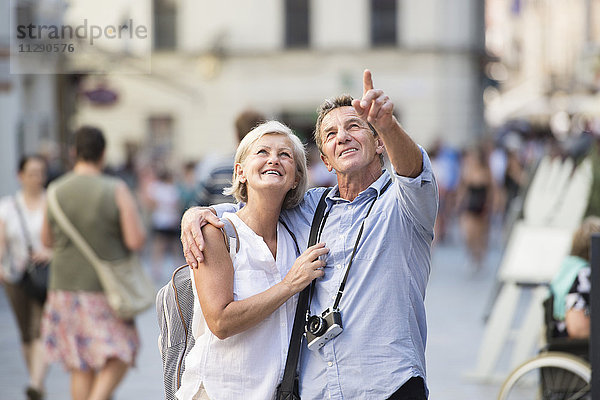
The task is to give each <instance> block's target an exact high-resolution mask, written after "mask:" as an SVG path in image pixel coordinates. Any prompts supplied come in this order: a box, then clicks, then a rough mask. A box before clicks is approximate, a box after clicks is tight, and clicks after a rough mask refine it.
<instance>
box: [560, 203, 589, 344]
mask: <svg viewBox="0 0 600 400" xmlns="http://www.w3.org/2000/svg"><path fill="white" fill-rule="evenodd" d="M599 232H600V217H597V216H594V215H592V216H589V217H586V218H585V219H584V220H583V222H582V223H581V225H580V226H579V227H578V228H577V230H576V231H575V233H574V234H573V239H572V243H571V251H570V252H569V255H568V256H566V257H565V258H564V259H563V261H562V263H561V265H560V268H559V270H558V272H557V273H556V275H555V276H554V278H552V282H551V283H550V292H551V294H552V295H553V296H554V305H553V312H552V315H553V317H554V320H555V324H553V325H554V327H555V329H554V332H553V333H552V336H555V337H561V336H575V337H581V328H580V325H581V318H578V317H580V316H581V315H580V314H581V313H583V312H584V311H585V309H586V307H589V302H585V299H584V298H580V297H578V296H571V300H570V301H567V298H568V297H569V296H570V295H569V292H571V291H572V292H573V293H579V294H580V295H582V290H581V289H580V286H581V284H582V283H584V282H583V281H584V280H585V279H586V276H585V274H586V273H587V274H589V271H588V272H583V274H584V275H582V276H581V278H580V279H579V281H580V282H575V281H576V280H577V278H578V276H579V274H580V273H581V272H582V270H584V269H585V268H587V267H589V265H590V243H591V240H592V235H593V234H594V233H599ZM584 286H585V284H584ZM587 300H588V301H589V293H588V294H587ZM573 307H576V309H578V310H579V311H580V312H573V313H572V314H571V315H572V316H573V315H575V317H572V318H571V322H572V326H571V331H572V332H571V333H572V334H571V333H568V328H567V326H566V325H565V317H566V315H567V314H568V310H569V309H572V308H573ZM573 325H577V326H578V327H577V328H574V327H573ZM588 329H589V326H588ZM588 336H589V334H588Z"/></svg>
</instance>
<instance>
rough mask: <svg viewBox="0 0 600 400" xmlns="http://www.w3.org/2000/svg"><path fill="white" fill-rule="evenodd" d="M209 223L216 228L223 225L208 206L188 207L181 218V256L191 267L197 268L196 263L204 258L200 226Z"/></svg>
mask: <svg viewBox="0 0 600 400" xmlns="http://www.w3.org/2000/svg"><path fill="white" fill-rule="evenodd" d="M207 223H208V224H211V225H212V226H214V227H216V228H222V227H223V226H224V225H223V223H222V222H221V221H220V220H219V218H218V217H217V216H216V215H215V214H214V213H213V211H211V209H210V208H208V207H192V208H190V209H188V210H187V211H186V212H185V213H184V214H183V217H182V218H181V244H182V245H183V256H184V257H185V261H186V262H187V263H188V264H189V266H190V267H192V268H197V267H198V263H201V262H202V261H203V260H204V256H203V255H202V251H203V250H204V238H203V237H202V227H203V226H204V225H206V224H207Z"/></svg>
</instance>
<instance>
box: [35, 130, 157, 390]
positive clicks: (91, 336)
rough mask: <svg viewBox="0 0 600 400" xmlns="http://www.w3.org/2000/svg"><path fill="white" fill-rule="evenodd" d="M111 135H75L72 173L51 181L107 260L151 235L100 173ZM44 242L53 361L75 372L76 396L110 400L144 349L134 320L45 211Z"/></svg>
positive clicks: (48, 344) (128, 200) (117, 186)
mask: <svg viewBox="0 0 600 400" xmlns="http://www.w3.org/2000/svg"><path fill="white" fill-rule="evenodd" d="M105 144H106V143H105V139H104V135H103V134H102V132H101V131H100V130H98V129H96V128H92V127H83V128H80V129H79V130H78V131H77V132H76V133H75V152H76V162H75V167H74V168H73V171H72V172H70V173H68V174H66V175H64V176H63V177H61V178H60V179H58V180H56V181H55V182H53V183H52V184H51V189H50V190H55V191H56V197H57V200H58V203H59V205H60V208H62V210H63V211H64V213H65V214H66V217H67V218H68V219H69V221H70V222H71V223H72V224H73V225H74V227H75V229H77V230H78V231H79V233H80V234H81V235H82V236H83V238H84V239H85V241H86V242H87V243H88V244H89V245H90V246H91V247H92V249H93V250H94V251H95V252H96V253H97V254H98V256H99V257H100V258H101V259H104V260H107V261H112V260H119V259H123V258H125V257H127V255H128V253H129V252H130V251H137V250H140V249H141V248H142V246H143V245H144V241H145V237H146V236H145V232H144V229H143V227H142V223H141V218H140V216H139V213H138V210H137V206H136V203H135V200H134V198H133V196H132V194H131V192H130V191H129V189H128V188H127V185H126V184H125V183H124V182H123V181H121V180H119V179H116V178H112V177H108V176H106V175H103V174H102V166H103V160H104V148H105ZM42 241H43V243H44V244H46V245H47V246H52V248H53V250H54V256H53V259H52V265H51V273H50V285H49V292H48V300H47V303H46V307H45V310H44V316H43V320H42V332H43V337H44V342H45V348H46V351H47V354H48V357H49V358H50V360H51V361H60V362H61V363H62V364H63V365H64V367H65V368H66V369H67V370H69V371H70V373H71V397H72V399H74V400H106V399H109V398H110V397H111V395H112V393H113V391H114V390H115V389H116V387H117V386H118V384H119V383H120V382H121V380H122V379H123V377H124V376H125V374H126V372H127V370H128V368H129V367H130V366H131V365H133V364H134V361H135V356H136V353H137V350H138V347H139V339H138V334H137V330H136V328H135V324H134V321H133V320H130V321H124V320H121V319H119V318H118V317H117V316H116V315H115V314H114V312H113V311H112V309H111V308H110V306H109V305H108V302H107V299H106V296H105V295H104V292H103V289H102V286H101V284H100V281H99V279H98V275H97V274H96V270H95V269H94V267H93V266H92V264H91V263H90V262H89V261H88V260H87V259H86V258H85V256H84V255H83V254H82V253H81V252H80V251H79V249H78V248H77V246H76V245H75V244H74V243H73V242H72V241H71V240H70V239H69V237H68V236H67V234H66V233H65V232H63V230H62V229H61V227H60V226H59V223H58V222H57V220H56V219H55V217H54V216H53V215H52V211H51V210H50V209H48V210H47V213H46V216H45V218H44V223H43V227H42Z"/></svg>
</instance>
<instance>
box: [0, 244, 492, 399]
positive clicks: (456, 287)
mask: <svg viewBox="0 0 600 400" xmlns="http://www.w3.org/2000/svg"><path fill="white" fill-rule="evenodd" d="M452 236H453V237H454V240H452V241H451V242H450V243H447V244H441V245H436V246H435V248H434V251H433V265H432V270H431V279H430V282H429V286H428V289H427V299H426V305H427V313H428V343H427V367H428V382H429V388H430V399H433V400H437V399H441V400H465V399H494V398H495V395H496V394H497V391H498V388H499V385H498V384H489V385H483V384H480V383H476V382H473V381H470V380H468V379H467V378H465V375H466V372H467V371H468V370H472V369H473V368H474V367H475V360H476V356H477V352H478V350H479V343H480V341H481V337H482V335H483V330H484V323H483V316H484V314H485V311H486V306H487V303H488V300H489V298H490V293H491V291H492V290H493V287H494V276H495V269H496V266H497V265H498V263H499V261H500V257H501V254H500V251H499V250H498V248H497V246H495V248H492V250H491V251H490V253H489V255H488V259H487V265H486V266H485V268H483V269H482V270H481V271H478V272H475V271H473V270H472V269H471V268H470V267H469V265H468V262H467V261H466V260H467V258H466V255H465V251H464V249H463V248H462V245H461V244H460V243H459V241H458V240H456V238H457V237H458V235H456V234H455V235H452ZM166 269H170V268H166ZM163 275H164V276H163V278H162V279H157V281H161V282H163V283H164V282H166V281H167V277H168V276H169V272H168V271H167V270H165V271H163ZM0 291H2V290H1V289H0ZM137 324H138V328H139V331H140V335H141V340H142V348H141V352H140V354H139V357H138V360H137V367H136V368H134V369H132V370H131V371H130V372H129V373H128V375H127V376H126V378H125V380H124V381H123V383H122V384H121V385H120V386H119V388H118V389H117V392H116V394H115V396H114V400H124V399H144V400H154V399H156V400H159V399H162V398H163V389H162V373H161V361H160V356H159V353H158V348H157V337H158V327H157V322H156V316H155V311H154V309H151V310H149V311H147V312H145V313H144V314H142V315H141V316H139V317H138V320H137ZM16 329H17V328H16V325H15V322H14V319H13V317H12V314H11V312H10V309H9V307H8V303H7V300H6V297H5V296H4V294H3V293H2V294H0V360H1V362H0V400H21V399H24V394H23V393H24V388H25V386H26V384H27V381H26V372H25V365H24V363H23V360H22V358H21V353H20V348H19V341H18V338H17V330H16ZM47 399H48V400H62V399H69V379H68V375H67V373H66V372H65V371H64V370H63V369H62V367H61V366H60V365H58V364H55V365H53V366H52V368H51V370H50V373H49V375H48V378H47Z"/></svg>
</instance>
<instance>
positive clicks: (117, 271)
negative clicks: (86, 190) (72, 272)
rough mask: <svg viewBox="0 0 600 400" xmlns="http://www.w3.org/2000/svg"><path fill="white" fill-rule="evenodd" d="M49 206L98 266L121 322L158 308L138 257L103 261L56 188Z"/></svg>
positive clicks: (110, 301)
mask: <svg viewBox="0 0 600 400" xmlns="http://www.w3.org/2000/svg"><path fill="white" fill-rule="evenodd" d="M48 206H49V209H50V212H51V213H52V215H53V216H54V217H55V218H56V221H57V222H58V224H59V225H60V227H61V229H63V231H64V232H65V233H66V235H67V236H68V237H69V238H70V239H71V240H72V241H73V243H75V245H76V246H77V248H78V249H79V250H80V251H81V252H82V253H83V255H84V256H85V258H87V260H88V261H89V262H90V263H91V264H92V265H93V266H94V269H95V270H96V273H97V274H98V278H99V279H100V283H101V284H102V288H103V289H104V293H105V295H106V298H107V300H108V304H109V305H110V307H111V308H112V309H113V311H114V312H115V314H116V315H117V316H118V317H119V318H122V319H131V318H133V317H135V316H136V315H137V314H139V313H141V312H142V311H144V310H146V309H148V308H150V306H152V304H154V298H155V293H156V291H155V288H154V284H153V283H152V280H151V279H150V277H149V276H148V274H146V272H145V271H144V268H143V267H142V264H141V263H140V260H139V257H138V256H137V254H135V253H131V254H130V255H129V256H128V257H127V258H124V259H122V260H116V261H105V260H101V259H100V258H99V257H98V256H97V255H96V253H95V252H94V250H93V249H92V247H91V246H90V245H89V244H88V243H87V242H86V241H85V239H84V238H83V237H82V236H81V234H80V233H79V232H78V231H77V229H76V228H75V227H74V226H73V224H72V223H71V221H69V219H68V218H67V216H66V215H65V213H64V212H63V210H62V209H61V207H60V204H58V199H57V198H56V190H55V188H54V187H50V188H49V189H48Z"/></svg>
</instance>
